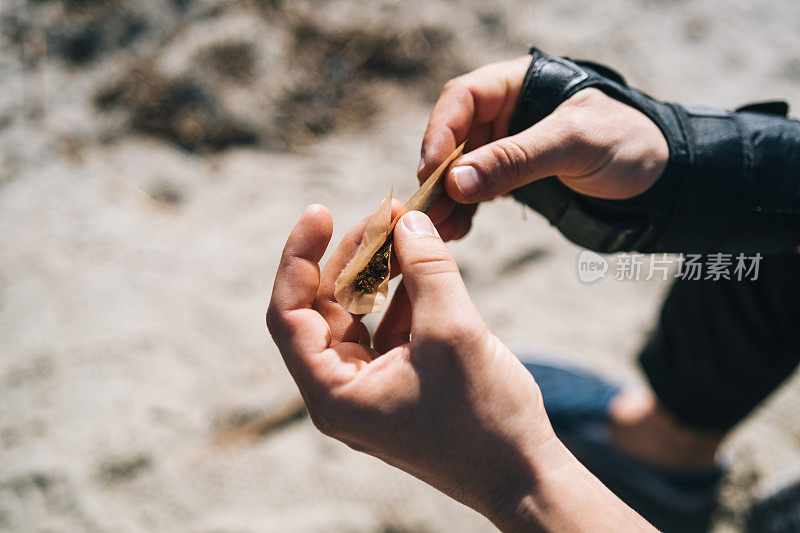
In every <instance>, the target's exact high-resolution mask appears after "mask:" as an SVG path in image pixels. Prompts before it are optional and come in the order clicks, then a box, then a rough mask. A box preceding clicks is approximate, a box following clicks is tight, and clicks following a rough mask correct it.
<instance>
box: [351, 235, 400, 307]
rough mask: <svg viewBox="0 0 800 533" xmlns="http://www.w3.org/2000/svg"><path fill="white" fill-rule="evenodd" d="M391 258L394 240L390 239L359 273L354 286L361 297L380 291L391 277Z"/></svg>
mask: <svg viewBox="0 0 800 533" xmlns="http://www.w3.org/2000/svg"><path fill="white" fill-rule="evenodd" d="M391 257H392V240H391V239H389V240H387V241H386V242H385V243H384V245H383V246H381V247H380V249H378V251H377V252H375V255H373V256H372V259H370V260H369V263H367V266H365V267H364V270H362V271H361V272H359V274H358V277H356V279H355V280H354V281H353V286H354V287H355V289H356V292H358V294H359V295H362V294H367V293H371V292H375V291H376V290H378V286H379V285H380V284H381V283H383V280H385V279H386V276H388V275H389V263H390V261H391Z"/></svg>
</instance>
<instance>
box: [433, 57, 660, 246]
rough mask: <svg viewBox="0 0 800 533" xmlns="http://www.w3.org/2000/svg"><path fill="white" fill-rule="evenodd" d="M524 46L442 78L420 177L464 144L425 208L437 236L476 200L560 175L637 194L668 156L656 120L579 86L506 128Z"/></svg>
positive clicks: (461, 230) (455, 225)
mask: <svg viewBox="0 0 800 533" xmlns="http://www.w3.org/2000/svg"><path fill="white" fill-rule="evenodd" d="M530 60H531V56H529V55H528V56H523V57H519V58H517V59H514V60H510V61H503V62H499V63H493V64H491V65H487V66H484V67H481V68H479V69H477V70H475V71H473V72H470V73H469V74H465V75H463V76H460V77H458V78H455V79H453V80H451V81H450V82H448V83H447V84H446V85H445V87H444V90H443V91H442V94H441V96H440V97H439V100H438V102H437V103H436V105H435V106H434V109H433V112H432V114H431V118H430V122H429V124H428V129H427V131H426V133H425V137H424V139H423V143H422V154H423V158H422V162H421V166H420V170H419V172H418V177H419V179H420V180H421V181H422V180H424V179H425V178H427V176H428V175H430V174H431V172H432V171H433V170H434V169H435V168H436V167H437V166H438V164H439V163H441V162H442V161H443V160H444V159H445V157H447V154H449V153H450V152H451V151H452V150H453V149H454V148H455V146H456V145H457V144H458V143H460V142H461V141H463V140H464V139H467V140H468V143H467V150H468V153H466V154H464V155H463V156H461V157H460V158H459V159H457V160H456V161H455V162H454V163H453V165H452V166H451V169H450V172H449V173H448V174H447V176H446V177H445V189H446V191H447V195H448V197H449V198H447V199H443V200H442V201H440V202H439V203H438V204H437V205H436V206H435V207H434V208H433V209H432V210H431V212H430V214H431V218H432V219H433V220H434V222H435V223H436V224H437V227H438V228H439V230H440V232H441V234H442V236H443V237H445V238H460V237H462V236H463V235H464V234H466V233H467V232H468V231H469V228H470V225H471V218H472V215H473V214H474V212H475V207H476V204H477V203H478V202H481V201H484V200H489V199H491V198H494V197H495V196H498V195H502V194H506V193H508V192H510V191H512V190H513V189H516V188H518V187H521V186H523V185H525V184H527V183H531V182H533V181H536V180H539V179H542V178H546V177H549V176H558V178H559V179H560V180H561V181H562V182H563V183H564V184H565V185H566V186H567V187H569V188H571V189H572V190H574V191H576V192H578V193H581V194H584V195H587V196H593V197H596V198H605V199H612V200H621V199H626V198H632V197H634V196H637V195H639V194H641V193H643V192H645V191H646V190H648V189H649V188H650V187H651V186H652V185H653V184H655V183H656V181H658V179H659V177H660V176H661V174H662V173H663V171H664V168H665V167H666V164H667V160H668V158H669V148H668V146H667V142H666V139H665V138H664V135H663V134H662V133H661V130H660V129H659V128H658V127H657V126H656V125H655V124H654V123H653V122H652V121H651V120H650V119H649V118H647V116H645V115H644V114H643V113H641V112H640V111H638V110H636V109H634V108H632V107H630V106H628V105H626V104H623V103H621V102H619V101H617V100H615V99H613V98H611V97H610V96H607V95H606V94H604V93H603V92H601V91H600V90H598V89H592V88H590V89H584V90H582V91H579V92H577V93H576V94H575V95H574V96H572V97H571V98H569V99H568V100H566V101H564V102H563V103H562V104H561V105H560V106H558V107H557V108H556V110H555V111H554V112H553V113H552V114H550V115H549V116H547V117H546V118H544V119H543V120H541V121H540V122H538V123H537V124H534V125H533V126H531V127H530V128H528V129H527V130H525V131H523V132H521V133H519V134H517V135H513V136H510V137H506V135H507V132H508V128H509V122H510V120H511V116H512V114H513V113H514V109H515V107H516V104H517V101H518V99H519V95H520V91H521V89H522V83H523V80H524V77H525V73H526V71H527V68H528V65H529V63H530Z"/></svg>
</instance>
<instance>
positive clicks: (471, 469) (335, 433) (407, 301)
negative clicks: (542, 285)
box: [267, 204, 651, 531]
mask: <svg viewBox="0 0 800 533" xmlns="http://www.w3.org/2000/svg"><path fill="white" fill-rule="evenodd" d="M399 208H400V206H399V204H395V206H394V210H395V213H397V211H398V210H399ZM365 225H366V220H365V221H362V223H361V224H359V225H358V226H356V227H355V228H353V230H351V231H350V232H349V233H348V235H347V236H346V237H345V238H344V239H343V241H342V242H341V244H340V245H339V246H338V248H337V249H336V251H334V253H333V254H332V255H331V257H330V259H329V261H328V262H327V264H326V265H325V267H324V268H323V269H322V270H320V268H319V264H318V262H319V260H320V258H321V257H322V256H323V254H324V253H325V250H326V248H327V246H328V242H329V240H330V238H331V234H332V231H333V221H332V218H331V215H330V213H329V212H328V211H327V209H325V208H324V207H323V206H320V205H313V206H310V207H309V208H308V209H307V210H306V211H305V213H304V214H303V216H302V217H301V218H300V221H299V222H298V223H297V225H296V226H295V228H294V230H293V231H292V233H291V235H290V236H289V238H288V240H287V242H286V247H285V248H284V251H283V255H282V258H281V262H280V266H279V268H278V273H277V275H276V278H275V286H274V289H273V292H272V299H271V301H270V304H269V309H268V312H267V325H268V326H269V330H270V332H271V334H272V336H273V339H274V340H275V342H276V344H277V345H278V347H279V349H280V351H281V354H282V355H283V357H284V360H285V361H286V366H287V367H288V369H289V371H290V372H291V374H292V376H293V377H294V379H295V381H296V383H297V386H298V387H299V389H300V391H301V393H302V395H303V398H304V399H305V401H306V404H307V406H308V410H309V413H310V415H311V418H312V420H313V422H314V424H315V425H316V426H317V427H318V428H319V429H320V431H322V432H323V433H325V434H326V435H329V436H331V437H334V438H336V439H338V440H340V441H342V442H344V443H346V444H347V445H348V446H350V447H351V448H353V449H356V450H359V451H362V452H365V453H368V454H371V455H374V456H375V457H378V458H380V459H382V460H383V461H385V462H387V463H389V464H391V465H394V466H396V467H398V468H400V469H402V470H405V471H406V472H408V473H410V474H412V475H414V476H416V477H418V478H419V479H421V480H423V481H425V482H427V483H429V484H431V485H432V486H434V487H436V488H438V489H439V490H441V491H442V492H444V493H445V494H448V495H449V496H451V497H453V498H454V499H456V500H458V501H460V502H462V503H464V504H466V505H468V506H470V507H472V508H474V509H475V510H477V511H478V512H480V513H482V514H484V515H485V516H487V517H488V518H489V519H491V520H492V521H493V522H494V523H495V524H497V525H498V527H500V528H501V529H504V530H507V531H540V530H557V531H567V530H576V531H577V530H588V529H591V528H600V529H602V530H612V529H614V530H617V531H619V530H621V529H620V528H622V530H633V531H639V530H642V531H647V530H651V528H650V526H649V525H648V524H647V522H645V521H644V520H643V519H642V518H641V517H639V516H638V515H637V514H636V513H635V512H633V511H632V510H631V509H630V508H628V507H627V506H625V505H624V504H623V503H622V502H621V501H620V500H619V499H617V497H616V496H614V495H613V494H612V493H611V492H610V491H608V489H606V488H605V487H604V486H603V485H602V484H601V483H600V482H599V481H598V480H597V479H596V478H594V477H593V476H592V475H591V474H590V473H589V472H588V471H587V470H586V469H585V468H584V467H583V466H582V465H581V464H580V463H579V462H578V461H577V460H575V458H574V457H573V456H572V455H571V454H570V453H569V452H568V451H567V449H566V448H565V447H564V446H563V445H562V444H561V442H560V441H559V440H558V439H557V438H556V437H555V434H554V433H553V430H552V427H551V426H550V423H549V421H548V419H547V414H546V413H545V411H544V408H543V406H542V401H541V396H540V394H539V389H538V387H537V385H536V383H535V381H534V379H533V377H532V376H531V375H530V373H529V372H528V371H527V370H525V367H524V366H522V364H521V363H520V362H519V361H518V360H517V358H516V357H514V355H513V354H512V353H511V352H510V351H509V350H508V348H506V347H505V345H504V344H503V343H502V342H501V341H500V340H499V339H498V338H497V337H495V336H494V335H492V333H491V332H490V331H489V330H488V329H487V328H486V326H485V324H484V322H483V320H482V319H481V317H480V315H479V313H478V311H477V309H476V308H475V306H474V305H473V303H472V301H471V299H470V297H469V295H468V294H467V290H466V287H465V285H464V282H463V280H462V279H461V275H460V274H459V271H458V267H457V266H456V263H455V261H454V259H453V256H452V255H451V254H450V252H449V251H448V250H447V247H446V245H445V244H444V242H443V241H442V239H441V237H440V236H439V234H438V233H437V232H436V230H435V229H434V226H433V224H432V223H431V221H430V219H429V218H428V217H427V216H426V215H424V214H422V213H419V212H416V211H412V212H410V213H407V214H405V215H404V216H403V217H402V218H401V219H400V222H399V223H398V224H397V226H396V228H395V232H394V246H395V250H396V255H397V265H398V267H399V271H400V273H401V274H402V276H403V282H402V285H401V286H400V288H399V289H398V291H397V292H396V293H395V295H394V297H393V299H392V302H391V304H390V306H389V308H388V310H387V312H386V315H385V316H384V318H383V320H382V321H381V323H380V325H379V327H378V328H377V331H376V333H375V336H374V339H370V335H369V333H368V331H367V329H366V328H365V326H364V325H363V324H362V323H361V320H360V318H361V317H359V316H354V315H351V314H350V313H348V312H347V311H345V310H344V309H343V308H342V307H341V306H340V305H339V304H338V303H337V302H336V300H335V298H334V296H333V290H334V282H335V279H336V277H337V276H338V274H339V272H340V271H341V270H342V268H343V267H344V265H345V264H346V263H347V261H348V260H349V259H350V258H351V257H352V256H353V255H354V254H355V251H356V248H357V246H358V243H359V241H360V238H361V235H362V233H363V231H364V227H365Z"/></svg>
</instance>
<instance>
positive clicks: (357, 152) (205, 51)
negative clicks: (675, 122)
mask: <svg viewBox="0 0 800 533" xmlns="http://www.w3.org/2000/svg"><path fill="white" fill-rule="evenodd" d="M799 22H800V3H797V2H793V1H790V0H782V1H780V2H766V1H753V2H730V1H725V0H702V1H697V2H687V1H665V0H647V1H637V0H609V1H607V2H602V3H600V2H589V1H587V0H577V1H574V2H558V1H556V0H548V1H538V2H524V1H517V0H505V1H498V2H493V3H491V6H490V5H489V4H487V3H485V2H480V1H477V0H470V1H461V2H445V1H431V0H428V1H422V0H411V1H407V2H396V1H389V0H381V1H379V2H358V1H354V0H352V1H344V0H341V1H335V0H329V1H324V2H311V1H310V0H301V1H294V2H292V1H289V0H284V1H280V0H261V1H233V0H202V1H201V0H175V1H174V2H160V1H156V0H147V1H140V2H135V3H134V2H128V3H125V2H122V1H112V0H107V1H88V0H84V1H81V0H63V1H55V0H51V1H47V0H42V1H39V2H26V1H23V0H10V1H9V2H5V3H3V4H2V7H0V24H2V26H1V27H2V28H3V31H2V33H0V35H2V36H1V37H0V89H1V90H0V158H2V164H0V235H1V237H0V530H4V531H124V532H138V531H148V532H149V531H187V532H189V531H191V532H209V533H210V532H250V531H252V532H264V531H267V532H316V531H354V532H385V533H388V532H403V531H415V532H423V531H425V532H449V531H470V532H472V531H475V532H481V531H492V530H493V527H492V526H491V524H490V523H489V522H488V521H487V520H485V519H484V518H482V517H480V516H479V515H477V514H476V513H474V512H473V511H471V510H469V509H467V508H465V507H463V506H461V505H460V504H458V503H455V502H453V501H451V500H449V499H448V498H447V497H445V496H443V495H441V494H440V493H438V492H437V491H435V490H434V489H432V488H430V487H428V486H426V485H424V484H422V483H421V482H419V481H417V480H415V479H414V478H412V477H410V476H408V475H406V474H404V473H402V472H400V471H398V470H396V469H394V468H392V467H389V466H387V465H385V464H383V463H382V462H380V461H378V460H377V459H373V458H371V457H368V456H366V455H362V454H359V453H357V452H354V451H352V450H350V449H349V448H347V447H345V446H344V445H341V444H339V443H337V442H336V441H334V440H332V439H329V438H327V437H324V436H322V435H321V434H319V433H318V432H317V431H316V430H315V428H314V427H313V425H312V424H311V422H310V421H309V419H308V417H307V416H304V413H303V409H302V407H301V405H300V404H299V403H298V400H299V394H298V392H297V390H296V388H295V386H294V383H293V382H292V380H291V378H290V376H289V375H288V373H287V372H286V370H285V368H284V366H283V362H282V360H281V357H280V354H279V353H278V351H277V349H276V347H275V346H274V344H273V343H272V341H271V340H270V339H269V337H268V335H267V333H266V328H265V326H264V312H265V309H266V302H267V300H268V298H269V294H270V290H271V286H272V279H273V277H274V274H275V268H276V266H277V262H278V258H279V254H280V250H281V248H282V245H283V242H284V240H285V238H286V236H287V234H288V232H289V231H290V229H291V228H292V226H293V225H294V223H295V222H296V220H297V218H298V217H299V215H300V214H301V213H302V211H303V209H304V208H305V206H306V205H307V204H309V203H313V202H317V203H322V204H325V205H326V206H328V208H329V209H330V210H331V212H332V213H333V216H334V219H335V235H334V242H337V241H338V239H340V238H341V237H342V236H343V235H344V233H345V232H346V231H347V230H348V229H349V228H350V227H351V226H352V225H353V224H355V223H356V222H357V221H358V220H359V219H361V218H362V217H363V216H365V215H366V214H367V213H369V212H370V211H371V210H372V209H374V208H375V207H376V206H377V205H378V202H379V201H380V200H381V199H382V198H383V197H384V196H385V195H386V193H387V191H388V190H389V188H390V187H392V186H394V187H395V194H396V196H398V197H399V198H401V199H405V198H407V197H408V196H410V194H411V193H412V192H413V190H414V189H415V187H416V179H415V172H416V167H417V162H418V157H419V146H420V142H421V138H422V134H423V132H424V129H425V126H426V122H427V117H428V114H429V112H430V109H431V107H432V104H433V102H434V101H435V97H436V95H437V94H438V90H439V88H440V87H441V85H442V84H443V83H444V82H445V81H446V80H447V79H448V78H449V77H452V76H454V75H457V74H459V73H463V72H466V71H468V70H470V69H472V68H475V67H477V66H479V65H481V64H484V63H488V62H491V61H495V60H499V59H504V58H510V57H514V56H517V55H521V54H523V53H525V51H526V49H527V48H526V45H527V44H528V43H535V44H536V45H537V46H540V47H541V48H542V49H544V50H546V51H549V52H551V53H554V54H560V55H567V56H572V57H584V58H591V59H593V60H596V61H599V62H604V63H607V64H609V65H611V66H613V67H615V68H616V69H618V70H619V71H620V72H622V73H623V74H624V75H625V76H626V78H627V79H628V81H629V82H630V83H631V84H633V85H634V86H637V87H640V88H642V89H644V90H646V91H648V92H650V93H651V94H653V95H654V96H656V97H658V98H662V99H666V100H669V101H678V102H683V103H693V104H711V105H718V106H729V107H731V106H737V105H740V104H742V103H745V102H750V101H756V100H764V99H770V98H780V99H786V100H788V101H789V102H790V103H791V104H792V105H793V106H800V33H798V32H797V31H796V30H797V26H798V23H799ZM795 109H797V107H795ZM451 249H452V251H453V253H454V254H455V256H456V258H457V260H458V263H459V266H460V268H461V270H462V274H463V275H464V278H465V280H466V283H467V286H468V288H469V290H470V293H471V295H472V297H473V298H474V300H475V302H476V304H477V307H478V309H479V310H480V312H481V313H482V315H483V316H484V318H485V319H486V322H487V323H488V325H489V327H490V328H491V329H492V330H493V331H494V332H495V333H496V334H497V335H498V336H499V337H500V338H501V339H503V340H504V341H505V342H506V343H507V344H508V345H509V346H510V347H512V348H513V349H515V350H519V351H524V350H530V349H532V347H542V346H552V347H557V348H554V351H553V352H552V353H554V354H556V355H558V357H559V358H560V360H563V361H568V362H570V363H575V364H580V365H582V366H585V367H587V368H590V369H593V370H595V371H597V372H599V373H601V374H603V375H605V376H607V377H609V378H611V379H615V380H619V381H621V382H636V381H641V380H642V377H641V376H640V374H639V373H638V370H637V368H636V365H635V358H636V353H637V350H638V348H639V347H640V345H641V343H642V342H643V340H644V339H646V337H647V334H648V331H649V330H650V328H651V327H652V326H653V323H654V319H655V317H656V316H657V313H658V309H659V306H660V301H661V298H662V295H663V294H664V291H665V290H666V288H667V286H668V284H667V283H666V282H664V281H660V280H656V279H654V280H650V281H638V282H631V281H628V282H625V281H615V280H613V279H605V280H602V281H598V282H596V283H593V284H584V283H582V282H581V281H580V280H579V279H578V277H577V274H576V261H577V257H578V254H579V252H580V249H579V248H577V247H576V246H573V245H572V244H570V243H568V242H567V241H566V240H565V239H564V238H563V237H561V236H560V234H558V232H557V231H555V230H554V229H552V228H551V227H549V225H548V224H547V223H546V221H544V220H543V219H542V218H541V217H540V216H539V215H538V214H536V213H534V212H532V211H527V212H525V211H524V210H523V209H522V208H521V207H520V206H519V205H518V204H516V203H514V202H513V201H511V200H510V199H499V200H496V201H493V202H490V203H487V204H485V205H483V206H481V208H480V210H479V211H478V214H477V216H476V218H475V221H474V226H473V230H472V232H471V233H470V235H469V236H467V237H466V238H465V239H463V240H462V241H460V242H456V243H453V244H452V245H451ZM610 259H613V258H610ZM612 274H613V272H610V273H609V276H607V278H611V277H612ZM367 320H368V322H369V323H370V324H373V325H374V323H375V318H374V317H368V319H367ZM798 405H800V380H798V378H797V376H795V377H794V378H793V379H791V380H790V381H789V382H788V383H787V384H786V385H785V386H784V387H783V389H782V390H781V391H780V392H779V393H777V394H776V395H775V396H773V397H772V398H771V399H770V400H769V401H768V402H767V403H766V404H765V405H764V406H763V407H762V408H760V409H759V410H758V411H757V413H756V414H755V415H754V416H752V417H751V418H750V419H749V420H748V421H747V422H746V423H745V424H743V425H742V426H741V427H740V428H739V429H737V431H736V432H735V433H734V434H733V435H732V436H731V438H730V439H729V440H728V441H727V442H726V445H725V450H726V457H727V458H728V459H729V460H730V461H731V464H732V473H731V475H730V476H729V478H728V480H727V481H726V485H725V487H724V490H723V501H722V506H721V509H720V511H719V513H718V518H717V528H718V530H720V531H727V530H735V529H736V527H737V525H738V524H740V521H741V519H742V513H743V512H744V510H745V509H746V508H747V506H748V505H749V503H750V502H751V500H752V499H753V498H754V497H756V496H757V495H759V494H761V493H763V491H767V490H769V489H770V488H774V487H776V486H778V485H780V484H781V483H782V482H785V481H788V480H790V479H794V478H797V477H800V415H799V414H798V413H800V410H798V408H797V406H798Z"/></svg>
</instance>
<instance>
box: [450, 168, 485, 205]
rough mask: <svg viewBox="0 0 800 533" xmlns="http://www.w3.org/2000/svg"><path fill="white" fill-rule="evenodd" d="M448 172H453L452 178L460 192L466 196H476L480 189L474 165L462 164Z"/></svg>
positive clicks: (479, 181)
mask: <svg viewBox="0 0 800 533" xmlns="http://www.w3.org/2000/svg"><path fill="white" fill-rule="evenodd" d="M450 172H452V173H453V178H454V179H455V180H456V187H458V190H459V191H461V194H463V195H464V197H466V198H472V197H473V196H476V195H477V194H478V193H479V192H480V190H481V180H480V178H479V177H478V171H477V170H475V167H472V166H470V165H464V166H462V167H455V168H453V170H451V171H450Z"/></svg>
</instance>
